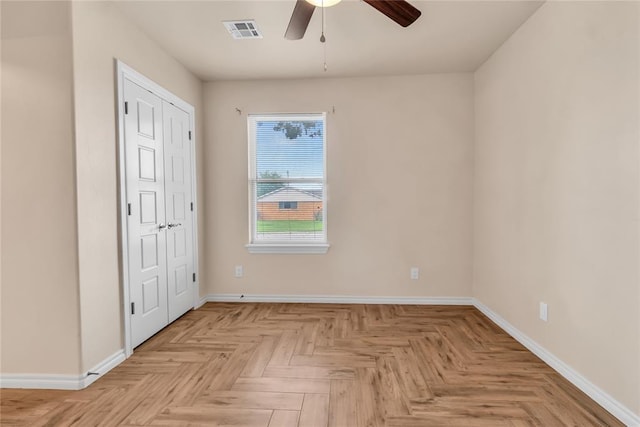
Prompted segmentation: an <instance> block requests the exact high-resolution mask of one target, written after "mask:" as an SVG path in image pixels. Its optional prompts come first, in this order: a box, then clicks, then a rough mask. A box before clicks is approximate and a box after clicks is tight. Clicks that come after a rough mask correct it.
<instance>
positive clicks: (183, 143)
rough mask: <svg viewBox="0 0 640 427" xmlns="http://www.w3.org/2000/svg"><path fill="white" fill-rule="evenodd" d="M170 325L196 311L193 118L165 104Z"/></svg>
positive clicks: (163, 106) (163, 108) (164, 102)
mask: <svg viewBox="0 0 640 427" xmlns="http://www.w3.org/2000/svg"><path fill="white" fill-rule="evenodd" d="M162 111H163V114H162V116H163V122H164V170H165V181H164V182H165V185H164V188H165V200H166V211H165V212H166V220H167V272H168V273H167V289H168V302H169V321H170V322H173V321H174V320H175V319H177V318H178V317H180V316H181V315H183V314H184V313H185V312H186V311H188V310H190V309H191V308H193V293H194V290H193V282H195V277H194V275H193V274H194V266H193V222H192V220H191V218H192V217H191V209H192V206H193V205H192V203H191V176H192V175H191V146H190V143H189V141H190V139H191V132H190V131H189V128H190V118H189V114H187V113H186V112H185V111H183V110H181V109H179V108H178V107H176V106H174V105H172V104H170V103H168V102H166V101H163V102H162Z"/></svg>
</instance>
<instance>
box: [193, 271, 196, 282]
mask: <svg viewBox="0 0 640 427" xmlns="http://www.w3.org/2000/svg"><path fill="white" fill-rule="evenodd" d="M193 281H194V282H195V281H196V273H193Z"/></svg>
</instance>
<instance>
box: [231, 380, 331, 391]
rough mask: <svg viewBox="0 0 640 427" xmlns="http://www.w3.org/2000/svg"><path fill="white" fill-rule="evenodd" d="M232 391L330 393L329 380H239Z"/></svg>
mask: <svg viewBox="0 0 640 427" xmlns="http://www.w3.org/2000/svg"><path fill="white" fill-rule="evenodd" d="M232 390H242V391H271V392H280V393H329V380H328V379H301V378H267V377H261V378H238V380H237V381H236V382H235V384H234V385H233V387H232Z"/></svg>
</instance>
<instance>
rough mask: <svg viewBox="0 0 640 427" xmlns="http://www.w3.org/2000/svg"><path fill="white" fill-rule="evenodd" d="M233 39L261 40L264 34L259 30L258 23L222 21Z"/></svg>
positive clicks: (250, 21)
mask: <svg viewBox="0 0 640 427" xmlns="http://www.w3.org/2000/svg"><path fill="white" fill-rule="evenodd" d="M222 23H223V24H224V26H225V28H226V29H227V31H229V34H231V37H233V38H234V39H261V38H262V33H260V30H258V26H257V25H256V21H253V20H249V19H247V20H243V21H222Z"/></svg>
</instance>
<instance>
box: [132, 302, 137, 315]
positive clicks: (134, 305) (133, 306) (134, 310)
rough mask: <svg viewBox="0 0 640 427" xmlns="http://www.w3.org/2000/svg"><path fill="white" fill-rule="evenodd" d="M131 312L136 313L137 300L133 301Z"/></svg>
mask: <svg viewBox="0 0 640 427" xmlns="http://www.w3.org/2000/svg"><path fill="white" fill-rule="evenodd" d="M131 314H136V303H135V302H132V303H131Z"/></svg>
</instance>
